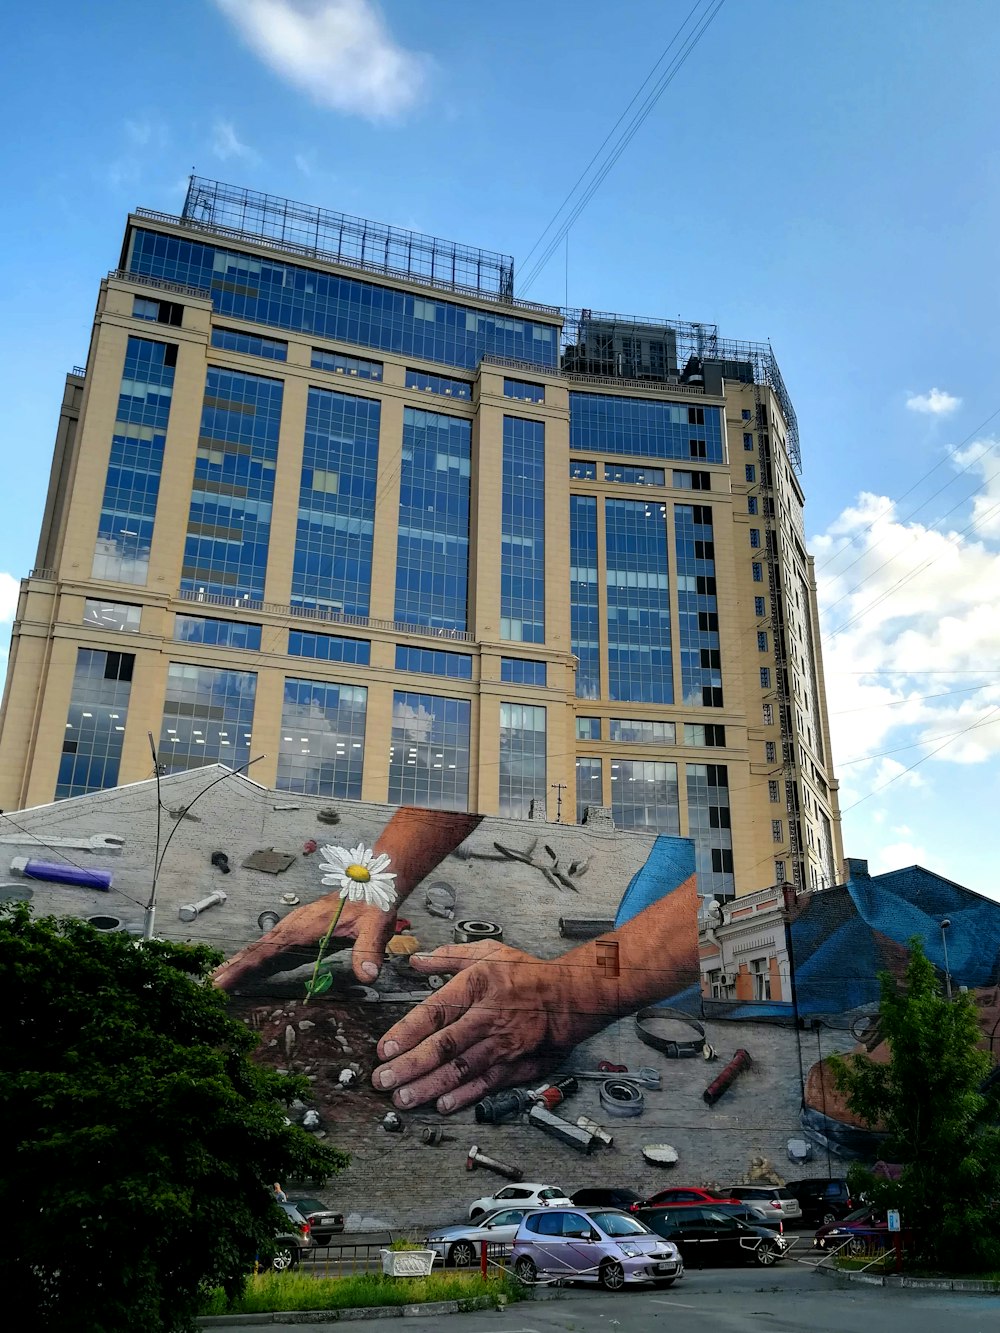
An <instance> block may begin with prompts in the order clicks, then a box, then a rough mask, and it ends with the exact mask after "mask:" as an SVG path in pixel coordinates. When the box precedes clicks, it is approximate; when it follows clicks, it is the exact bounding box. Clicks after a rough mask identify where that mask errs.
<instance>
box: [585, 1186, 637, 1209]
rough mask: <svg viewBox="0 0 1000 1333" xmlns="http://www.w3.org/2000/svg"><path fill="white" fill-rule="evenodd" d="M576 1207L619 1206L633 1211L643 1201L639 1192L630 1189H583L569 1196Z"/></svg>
mask: <svg viewBox="0 0 1000 1333" xmlns="http://www.w3.org/2000/svg"><path fill="white" fill-rule="evenodd" d="M570 1197H571V1198H572V1200H573V1203H574V1204H575V1205H576V1207H577V1208H620V1209H621V1210H622V1211H623V1212H625V1213H629V1212H631V1213H634V1212H635V1210H636V1209H637V1208H640V1207H641V1206H642V1203H643V1197H642V1195H641V1194H637V1193H636V1192H635V1190H630V1189H601V1188H593V1189H585V1190H577V1192H576V1193H575V1194H573V1195H571V1196H570Z"/></svg>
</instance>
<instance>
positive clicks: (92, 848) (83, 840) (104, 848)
mask: <svg viewBox="0 0 1000 1333" xmlns="http://www.w3.org/2000/svg"><path fill="white" fill-rule="evenodd" d="M0 827H2V825H0ZM0 843H11V844H13V845H15V846H18V847H69V848H71V849H72V850H73V851H76V852H103V853H104V855H105V856H116V855H118V854H119V853H120V852H121V850H122V848H123V847H124V846H125V839H124V838H118V837H116V836H115V835H114V834H112V833H92V834H90V836H89V837H88V836H87V835H85V834H82V835H81V836H80V837H77V838H40V837H38V836H37V834H34V833H3V834H0Z"/></svg>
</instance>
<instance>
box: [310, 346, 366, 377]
mask: <svg viewBox="0 0 1000 1333" xmlns="http://www.w3.org/2000/svg"><path fill="white" fill-rule="evenodd" d="M309 364H310V366H311V367H312V369H313V370H330V371H332V372H333V374H334V375H347V376H348V377H349V378H353V379H358V380H380V379H381V378H382V369H383V367H382V362H381V361H369V360H368V359H367V358H366V357H363V356H345V355H344V354H343V353H342V352H327V351H325V350H324V349H323V348H322V347H314V348H313V349H312V359H311V361H310V363H309Z"/></svg>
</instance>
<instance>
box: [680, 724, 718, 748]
mask: <svg viewBox="0 0 1000 1333" xmlns="http://www.w3.org/2000/svg"><path fill="white" fill-rule="evenodd" d="M684 744H685V745H708V746H719V747H720V748H724V747H725V744H726V729H725V727H723V726H720V725H719V724H718V723H713V722H709V723H701V722H685V723H684Z"/></svg>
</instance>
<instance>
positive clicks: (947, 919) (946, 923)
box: [941, 917, 951, 930]
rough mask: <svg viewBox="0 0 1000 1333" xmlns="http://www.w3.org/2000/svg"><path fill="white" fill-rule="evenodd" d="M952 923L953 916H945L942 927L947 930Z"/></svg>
mask: <svg viewBox="0 0 1000 1333" xmlns="http://www.w3.org/2000/svg"><path fill="white" fill-rule="evenodd" d="M950 925H951V918H950V917H945V918H944V920H943V921H942V922H941V929H942V930H947V929H948V928H949V926H950Z"/></svg>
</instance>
